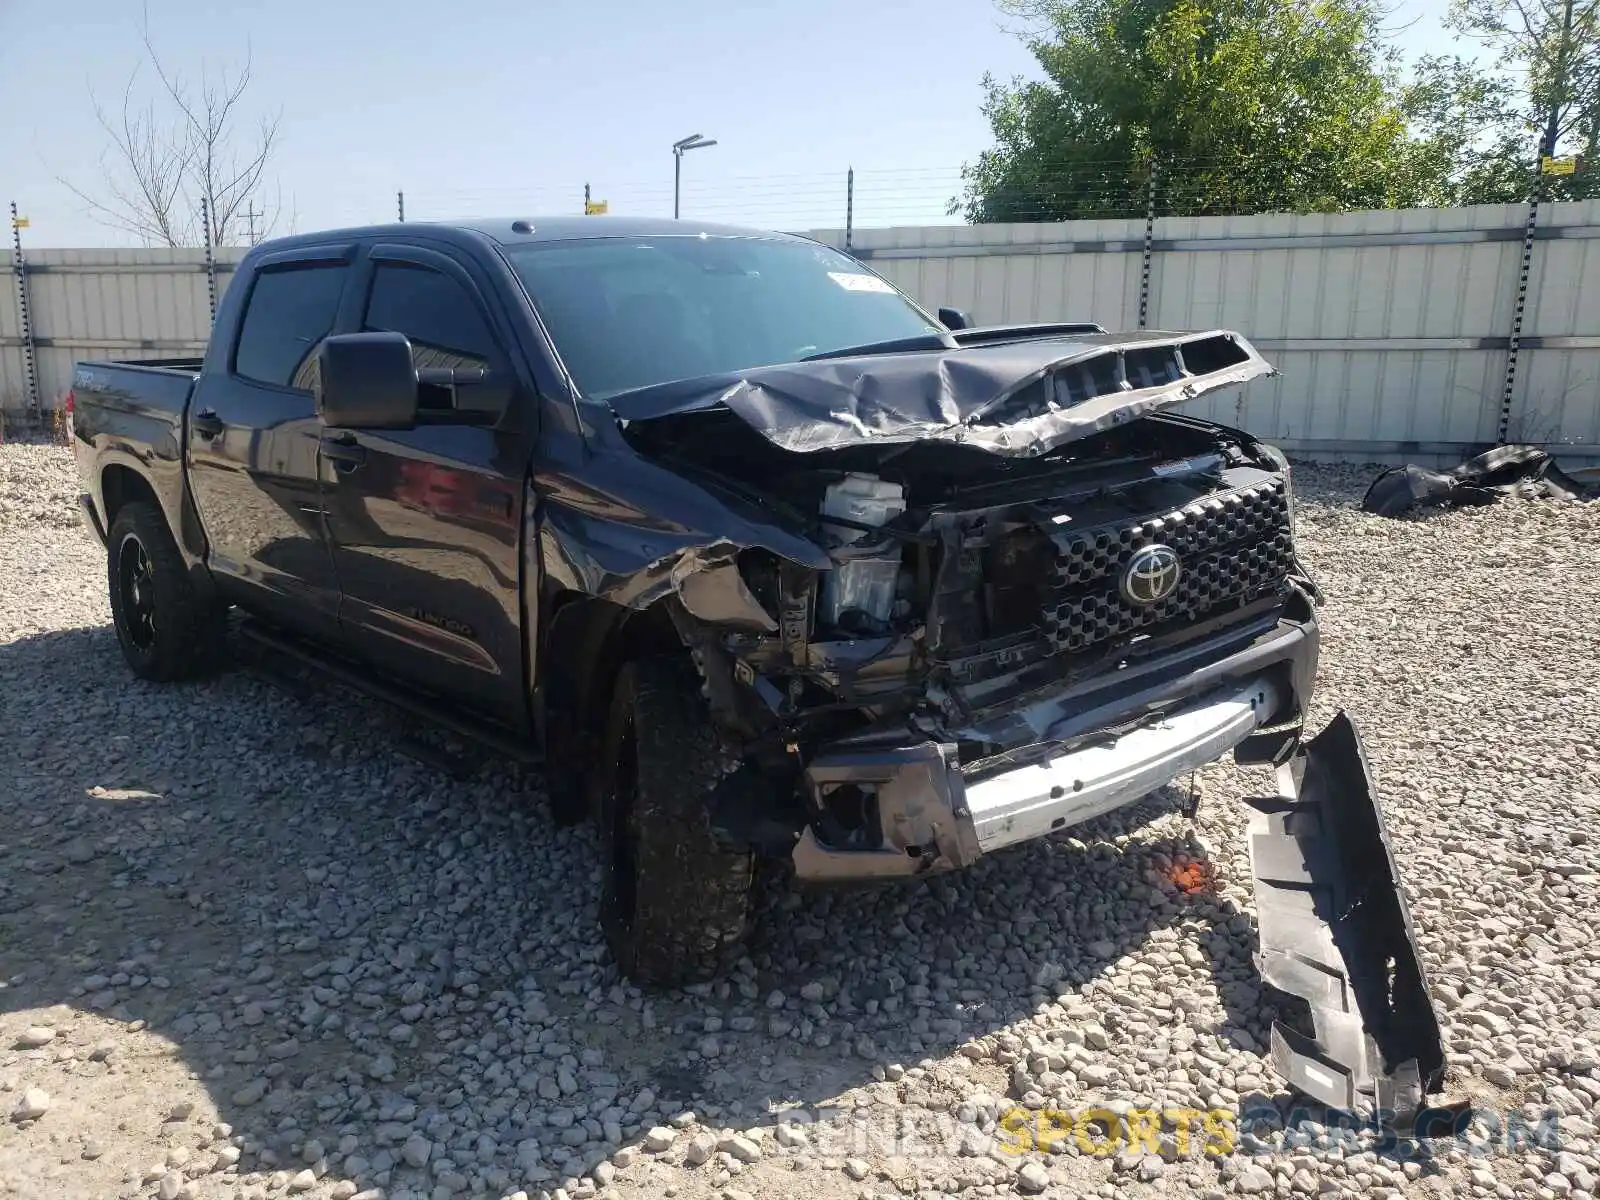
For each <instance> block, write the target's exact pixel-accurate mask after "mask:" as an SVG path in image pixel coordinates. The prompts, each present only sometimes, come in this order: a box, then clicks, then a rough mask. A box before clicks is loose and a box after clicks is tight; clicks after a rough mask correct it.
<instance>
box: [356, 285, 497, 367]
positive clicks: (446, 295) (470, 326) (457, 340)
mask: <svg viewBox="0 0 1600 1200" xmlns="http://www.w3.org/2000/svg"><path fill="white" fill-rule="evenodd" d="M362 327H363V328H364V329H372V330H387V331H389V332H391V333H403V334H405V335H406V337H408V338H410V339H411V356H412V360H413V361H414V362H415V363H416V365H417V367H418V369H419V370H420V369H422V368H424V367H452V368H457V369H461V368H471V367H487V366H488V365H489V363H490V361H491V360H492V359H493V358H494V357H495V351H494V347H495V342H494V336H493V335H492V334H491V333H490V332H489V325H488V322H486V321H485V320H484V318H483V314H482V313H481V312H480V311H479V310H478V305H477V301H476V300H475V299H474V298H473V295H472V293H471V292H470V291H468V289H467V288H466V287H465V286H464V285H463V284H462V283H461V282H460V281H459V280H457V279H452V278H451V277H450V276H448V275H442V274H440V273H439V272H438V271H433V270H430V269H428V268H427V267H417V266H411V265H409V264H407V263H379V264H378V268H377V270H376V271H374V272H373V275H372V292H371V294H370V295H369V296H368V297H367V314H366V317H365V318H364V319H363V320H362Z"/></svg>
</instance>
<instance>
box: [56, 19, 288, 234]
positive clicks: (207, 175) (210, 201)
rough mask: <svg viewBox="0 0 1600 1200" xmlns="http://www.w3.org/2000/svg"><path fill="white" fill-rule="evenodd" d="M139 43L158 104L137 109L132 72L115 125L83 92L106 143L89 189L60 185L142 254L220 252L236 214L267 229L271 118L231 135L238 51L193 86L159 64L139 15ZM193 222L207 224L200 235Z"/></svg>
mask: <svg viewBox="0 0 1600 1200" xmlns="http://www.w3.org/2000/svg"><path fill="white" fill-rule="evenodd" d="M141 41H142V44H143V46H144V51H145V56H146V58H147V59H148V60H149V63H150V66H151V67H152V68H153V69H154V71H155V75H156V79H157V81H158V83H159V95H158V96H157V97H156V99H154V100H150V101H146V102H145V103H143V104H142V105H141V103H140V101H139V91H138V87H137V83H138V70H137V69H136V70H135V71H134V73H133V74H132V75H130V77H129V79H128V85H127V87H126V88H125V89H124V92H123V97H122V109H121V114H120V118H117V119H113V118H112V117H111V116H110V115H109V114H108V113H107V111H106V109H105V107H104V106H103V105H102V104H101V103H100V101H99V99H98V98H97V97H96V96H95V95H94V92H93V90H92V89H91V91H90V101H91V103H92V104H93V105H94V112H95V116H96V118H97V119H98V120H99V123H100V127H101V129H102V130H104V132H105V135H106V139H107V148H106V151H105V153H104V154H103V155H102V156H101V161H100V174H101V178H100V181H99V184H98V186H96V187H94V188H86V187H80V186H78V185H77V184H74V183H72V182H70V181H68V180H66V179H61V180H60V182H61V183H63V184H64V185H65V186H66V187H67V188H69V189H70V190H71V191H72V192H73V194H74V195H76V196H77V197H78V198H79V199H80V200H82V201H83V202H84V204H85V205H86V206H87V207H88V211H89V214H90V215H91V216H92V217H93V218H94V219H95V220H97V221H99V222H100V223H102V224H104V225H108V226H110V227H112V228H116V229H121V230H124V231H126V232H128V233H131V234H133V235H134V236H136V237H138V238H139V239H140V240H141V241H144V242H145V243H147V244H150V245H166V246H180V245H199V244H201V243H202V242H204V241H205V239H206V236H207V233H208V232H209V234H210V238H211V241H212V243H213V244H214V245H227V244H228V243H229V242H230V241H237V240H239V235H240V233H241V230H240V224H241V220H242V219H243V216H244V214H245V213H246V211H248V212H249V213H250V215H251V219H252V221H264V222H265V223H264V225H263V227H262V228H263V229H271V228H272V226H273V225H274V224H276V221H277V216H276V213H277V210H278V209H279V208H281V205H280V204H271V205H268V204H266V203H265V201H266V195H265V193H266V176H267V171H268V168H269V167H270V165H271V161H272V157H273V154H274V152H275V151H276V149H277V145H278V130H279V125H280V121H281V114H273V115H270V116H264V117H262V118H260V120H259V122H258V123H257V125H256V128H255V130H254V131H253V133H251V134H248V135H246V134H244V133H243V132H242V131H241V129H240V126H241V125H242V124H244V122H245V107H246V103H247V95H246V94H247V92H248V89H249V86H250V82H251V78H252V60H251V56H250V52H249V49H248V47H247V48H246V51H245V58H244V63H243V65H242V66H241V67H240V68H239V69H238V70H236V71H233V72H229V71H227V70H223V71H221V72H220V73H219V74H217V75H215V76H213V75H212V74H211V73H209V72H208V71H207V70H206V69H205V68H204V67H203V66H202V68H201V73H200V81H199V84H198V86H194V85H192V84H191V83H190V82H189V81H188V80H187V79H185V77H184V76H183V75H182V74H180V73H179V72H178V71H176V70H174V69H172V68H171V67H169V66H168V65H167V63H165V62H164V61H163V60H162V58H161V55H160V54H159V53H158V52H157V50H156V47H155V43H154V41H153V40H152V38H151V36H150V27H149V17H148V13H146V15H145V18H144V20H143V22H142V24H141ZM258 205H260V206H261V207H260V208H259V209H258V207H257V206H258ZM202 213H207V214H209V231H208V228H207V224H206V219H205V218H203V217H202V215H201V214H202Z"/></svg>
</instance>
